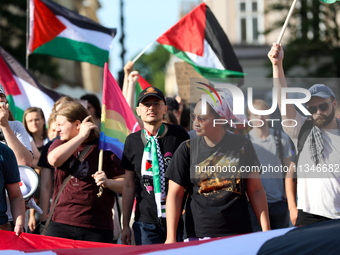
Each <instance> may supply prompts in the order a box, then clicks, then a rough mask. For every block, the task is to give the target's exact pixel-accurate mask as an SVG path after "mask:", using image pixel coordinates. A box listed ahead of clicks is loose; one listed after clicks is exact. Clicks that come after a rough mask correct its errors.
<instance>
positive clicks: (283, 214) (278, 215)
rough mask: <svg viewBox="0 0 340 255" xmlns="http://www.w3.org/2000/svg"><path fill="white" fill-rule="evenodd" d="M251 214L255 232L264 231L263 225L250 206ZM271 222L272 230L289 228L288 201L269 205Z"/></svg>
mask: <svg viewBox="0 0 340 255" xmlns="http://www.w3.org/2000/svg"><path fill="white" fill-rule="evenodd" d="M249 212H250V216H251V224H252V227H253V231H254V232H258V231H262V228H261V225H260V223H259V222H258V220H257V217H256V215H255V213H254V211H253V208H251V205H250V204H249ZM268 212H269V221H270V227H271V229H278V228H288V227H289V211H288V204H287V202H286V201H279V202H276V203H268Z"/></svg>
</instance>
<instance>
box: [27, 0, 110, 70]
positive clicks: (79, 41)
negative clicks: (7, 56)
mask: <svg viewBox="0 0 340 255" xmlns="http://www.w3.org/2000/svg"><path fill="white" fill-rule="evenodd" d="M115 34H116V29H109V28H106V27H103V26H101V25H100V24H98V23H96V22H94V21H92V20H91V19H88V18H86V17H84V16H81V15H79V14H77V13H75V12H73V11H71V10H69V9H66V8H64V7H62V6H60V5H58V4H56V3H54V2H52V1H50V0H30V41H29V53H30V54H45V55H50V56H53V57H57V58H64V59H71V60H75V61H84V62H89V63H91V64H94V65H98V66H104V63H105V62H106V61H107V60H108V58H109V50H110V47H111V41H112V39H113V37H114V36H115Z"/></svg>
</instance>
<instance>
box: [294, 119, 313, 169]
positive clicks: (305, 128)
mask: <svg viewBox="0 0 340 255" xmlns="http://www.w3.org/2000/svg"><path fill="white" fill-rule="evenodd" d="M312 128H313V121H312V120H306V121H305V123H303V125H302V127H301V130H300V133H299V136H298V142H297V148H296V157H295V160H294V162H295V164H296V165H297V164H298V161H299V157H300V153H301V151H302V148H303V146H304V144H305V142H306V140H307V137H308V135H309V133H310V132H311V130H312Z"/></svg>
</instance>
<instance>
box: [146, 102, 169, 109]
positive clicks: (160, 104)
mask: <svg viewBox="0 0 340 255" xmlns="http://www.w3.org/2000/svg"><path fill="white" fill-rule="evenodd" d="M141 105H142V106H143V107H144V108H146V109H149V108H150V106H153V108H155V109H159V108H160V107H161V106H162V105H165V104H162V103H160V102H143V103H141Z"/></svg>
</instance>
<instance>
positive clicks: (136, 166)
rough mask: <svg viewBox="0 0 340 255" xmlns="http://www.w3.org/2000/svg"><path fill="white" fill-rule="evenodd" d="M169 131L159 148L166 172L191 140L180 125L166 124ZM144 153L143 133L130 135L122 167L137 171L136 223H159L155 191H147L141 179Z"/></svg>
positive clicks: (160, 139)
mask: <svg viewBox="0 0 340 255" xmlns="http://www.w3.org/2000/svg"><path fill="white" fill-rule="evenodd" d="M166 125H167V126H168V127H169V129H168V132H167V133H166V134H165V136H163V137H162V138H159V139H158V141H159V147H160V149H161V152H162V154H163V157H164V164H165V170H166V169H167V167H168V166H169V164H170V161H171V159H172V156H173V155H174V153H175V151H176V149H177V148H178V146H179V145H180V144H181V143H182V142H183V141H185V140H187V139H189V135H188V133H187V132H186V131H185V129H184V128H183V127H181V126H179V125H170V124H166ZM143 152H144V144H143V142H142V139H141V131H138V132H136V133H132V134H130V135H129V136H128V137H127V138H126V140H125V144H124V153H123V157H122V161H121V167H122V168H124V169H126V170H129V171H135V173H136V179H135V185H136V190H135V193H136V201H137V204H136V211H135V221H142V222H145V223H152V224H157V223H158V216H157V206H156V202H155V195H154V192H153V191H149V192H150V193H149V192H148V191H147V190H146V187H145V186H144V184H145V183H144V181H145V180H143V178H142V177H141V164H142V157H143Z"/></svg>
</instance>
